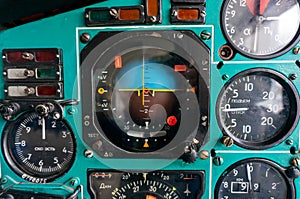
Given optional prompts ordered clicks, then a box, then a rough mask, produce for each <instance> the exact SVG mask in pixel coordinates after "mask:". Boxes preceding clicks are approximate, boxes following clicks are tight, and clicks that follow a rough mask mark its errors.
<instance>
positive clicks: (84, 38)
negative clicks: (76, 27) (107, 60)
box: [80, 33, 91, 43]
mask: <svg viewBox="0 0 300 199" xmlns="http://www.w3.org/2000/svg"><path fill="white" fill-rule="evenodd" d="M90 39H91V35H90V34H88V33H82V34H81V36H80V41H81V42H82V43H87V42H89V41H90Z"/></svg>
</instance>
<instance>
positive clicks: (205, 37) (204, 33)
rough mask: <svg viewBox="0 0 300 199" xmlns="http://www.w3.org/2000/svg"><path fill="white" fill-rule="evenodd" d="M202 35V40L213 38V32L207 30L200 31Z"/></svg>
mask: <svg viewBox="0 0 300 199" xmlns="http://www.w3.org/2000/svg"><path fill="white" fill-rule="evenodd" d="M200 37H201V39H202V40H210V39H211V33H210V32H208V31H207V30H203V31H202V32H201V33H200Z"/></svg>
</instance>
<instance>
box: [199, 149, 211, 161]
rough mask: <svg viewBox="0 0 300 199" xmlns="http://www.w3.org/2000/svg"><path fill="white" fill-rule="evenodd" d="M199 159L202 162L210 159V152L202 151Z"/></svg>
mask: <svg viewBox="0 0 300 199" xmlns="http://www.w3.org/2000/svg"><path fill="white" fill-rule="evenodd" d="M199 157H200V158H201V159H202V160H206V159H207V158H208V157H209V152H208V151H207V150H202V151H200V154H199Z"/></svg>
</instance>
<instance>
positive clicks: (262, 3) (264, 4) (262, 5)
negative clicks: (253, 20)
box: [259, 0, 270, 15]
mask: <svg viewBox="0 0 300 199" xmlns="http://www.w3.org/2000/svg"><path fill="white" fill-rule="evenodd" d="M269 3H270V0H260V9H259V14H260V15H263V14H264V12H265V10H266V8H267V7H268V5H269Z"/></svg>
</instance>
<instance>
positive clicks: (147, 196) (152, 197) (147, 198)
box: [146, 195, 156, 199]
mask: <svg viewBox="0 0 300 199" xmlns="http://www.w3.org/2000/svg"><path fill="white" fill-rule="evenodd" d="M146 199H156V196H151V195H146Z"/></svg>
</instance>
